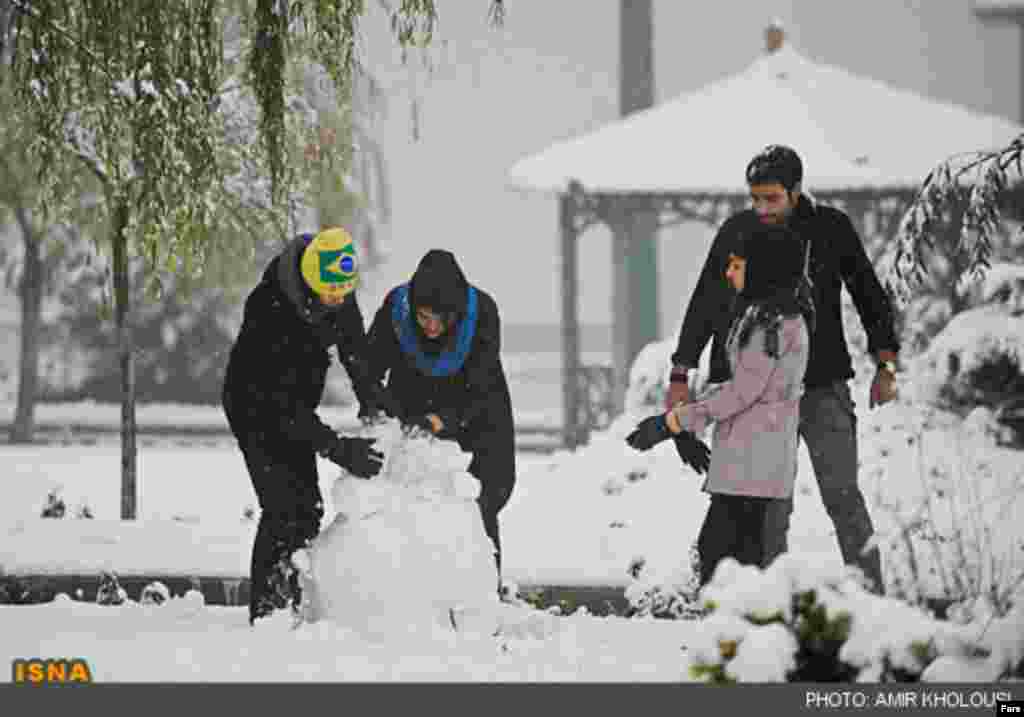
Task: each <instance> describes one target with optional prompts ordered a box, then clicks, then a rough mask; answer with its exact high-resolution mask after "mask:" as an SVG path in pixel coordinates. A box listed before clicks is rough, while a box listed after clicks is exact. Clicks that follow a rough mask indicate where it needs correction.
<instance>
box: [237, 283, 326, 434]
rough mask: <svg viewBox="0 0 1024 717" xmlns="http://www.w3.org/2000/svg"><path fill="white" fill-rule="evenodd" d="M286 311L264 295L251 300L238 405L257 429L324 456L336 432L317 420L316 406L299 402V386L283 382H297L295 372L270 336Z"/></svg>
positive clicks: (244, 323) (240, 351) (241, 339)
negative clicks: (296, 395) (307, 447)
mask: <svg viewBox="0 0 1024 717" xmlns="http://www.w3.org/2000/svg"><path fill="white" fill-rule="evenodd" d="M282 310H285V309H283V308H282V307H281V305H280V304H279V303H275V301H274V300H272V299H268V297H267V296H265V295H264V294H263V293H262V292H253V294H251V295H250V296H249V298H248V299H247V300H246V303H245V313H244V318H243V321H242V329H241V331H240V332H239V342H240V343H241V345H240V346H238V347H236V351H235V353H236V356H237V360H241V361H243V362H244V368H243V376H244V378H243V381H242V386H241V387H239V388H240V389H241V390H240V391H239V393H240V394H241V395H237V398H236V400H238V401H239V403H240V404H241V405H240V406H239V408H240V410H242V411H245V412H246V413H248V415H249V419H250V420H253V421H254V428H256V429H257V430H260V429H262V430H267V431H274V432H277V433H280V434H283V435H284V436H286V437H287V438H288V439H289V440H290V441H293V442H296V443H307V444H308V445H309V446H310V448H311V449H313V450H315V451H321V450H323V449H324V448H326V447H327V446H328V445H329V444H330V442H331V441H332V440H333V439H334V437H335V433H334V431H333V430H332V429H331V428H330V427H329V426H328V425H327V424H325V423H324V422H323V421H321V420H320V417H319V416H318V415H317V413H316V410H315V407H314V406H309V405H304V404H303V403H302V402H301V401H296V400H295V391H296V386H295V385H288V383H287V381H286V380H283V377H295V367H293V366H288V365H286V364H287V360H286V359H284V358H282V357H281V356H280V350H279V349H280V344H279V343H278V342H277V341H275V340H274V337H273V336H272V335H269V333H268V328H267V327H271V326H276V325H277V319H276V317H275V316H274V314H275V313H276V312H278V311H282Z"/></svg>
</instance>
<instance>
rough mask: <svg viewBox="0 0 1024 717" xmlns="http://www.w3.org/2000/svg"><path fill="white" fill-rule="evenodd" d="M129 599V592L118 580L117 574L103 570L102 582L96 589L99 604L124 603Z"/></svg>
mask: <svg viewBox="0 0 1024 717" xmlns="http://www.w3.org/2000/svg"><path fill="white" fill-rule="evenodd" d="M127 599H128V593H127V592H126V591H125V589H124V588H123V587H121V583H120V582H118V580H117V574H116V573H113V572H103V573H102V574H101V575H100V584H99V587H98V588H97V589H96V604H97V605H122V604H123V603H124V601H125V600H127Z"/></svg>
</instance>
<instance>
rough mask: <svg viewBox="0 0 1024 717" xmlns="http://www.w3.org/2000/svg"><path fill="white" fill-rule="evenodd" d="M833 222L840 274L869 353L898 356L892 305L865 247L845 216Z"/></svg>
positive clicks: (897, 339)
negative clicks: (837, 241) (839, 248)
mask: <svg viewBox="0 0 1024 717" xmlns="http://www.w3.org/2000/svg"><path fill="white" fill-rule="evenodd" d="M836 221H837V227H836V233H835V236H836V238H837V239H839V243H840V246H841V247H842V254H841V256H840V259H839V271H840V274H841V276H842V279H843V283H844V284H846V288H847V290H848V291H849V292H850V297H851V298H852V299H853V303H854V306H856V307H857V313H858V314H859V315H860V320H861V324H862V325H863V326H864V331H865V333H867V336H868V352H869V353H870V354H871V355H872V356H874V355H875V354H876V353H878V352H879V351H882V350H890V351H894V352H899V349H900V342H899V338H898V337H897V336H896V324H895V317H894V315H893V310H892V303H891V302H890V301H889V296H888V294H886V293H885V289H884V288H883V287H882V284H881V282H880V281H879V280H878V276H877V275H876V274H875V267H874V266H872V265H871V260H870V259H868V255H867V252H866V251H865V250H864V244H863V243H862V242H861V240H860V237H859V236H858V235H857V230H856V229H855V228H854V226H853V222H851V221H850V218H849V217H848V216H846V215H845V214H841V213H838V212H837V217H836Z"/></svg>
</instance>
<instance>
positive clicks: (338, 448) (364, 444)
mask: <svg viewBox="0 0 1024 717" xmlns="http://www.w3.org/2000/svg"><path fill="white" fill-rule="evenodd" d="M376 441H377V439H376V438H345V437H342V436H339V437H338V438H337V439H336V440H335V441H334V442H333V443H332V444H331V445H330V446H329V447H328V448H327V450H326V451H324V453H323V456H324V458H326V459H327V460H329V461H331V462H332V463H334V464H336V465H338V466H340V467H341V468H344V469H345V470H347V471H348V472H349V473H351V474H352V475H354V476H357V477H359V478H372V477H373V476H375V475H377V474H378V473H380V469H381V466H382V465H383V464H384V454H383V453H381V452H380V451H378V450H376V449H374V448H372V446H373V444H374V443H375V442H376Z"/></svg>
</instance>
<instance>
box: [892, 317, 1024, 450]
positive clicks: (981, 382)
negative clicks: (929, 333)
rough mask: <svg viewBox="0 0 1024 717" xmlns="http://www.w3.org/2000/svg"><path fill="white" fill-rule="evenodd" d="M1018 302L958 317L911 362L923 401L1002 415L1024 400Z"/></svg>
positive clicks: (1006, 437) (1023, 334)
mask: <svg viewBox="0 0 1024 717" xmlns="http://www.w3.org/2000/svg"><path fill="white" fill-rule="evenodd" d="M1022 301H1024V300H1022ZM1015 306H1016V304H1015V303H1011V302H1009V301H1007V302H1003V303H994V304H989V305H985V306H982V307H979V308H976V309H971V310H969V311H965V312H963V313H961V314H957V315H956V316H955V317H953V319H952V320H951V321H950V322H949V323H948V324H947V326H946V328H945V329H943V330H942V332H941V333H940V334H939V335H938V336H936V337H935V338H934V339H933V341H932V343H931V345H930V346H929V347H928V349H927V350H926V351H925V352H924V353H923V354H921V355H920V356H919V357H917V358H916V359H915V360H914V361H913V362H912V364H911V371H912V373H913V377H914V380H915V383H916V385H917V387H918V396H917V398H918V400H922V401H925V402H927V403H931V404H933V405H937V406H942V407H945V408H950V409H953V410H957V411H959V412H960V413H961V414H966V413H969V412H970V411H971V410H972V409H974V408H975V407H979V406H980V407H985V408H988V409H990V410H992V411H993V412H994V413H995V414H996V415H997V417H999V416H1002V415H1003V414H1004V413H1006V412H1007V411H1009V410H1012V409H1014V407H1017V406H1018V404H1022V403H1024V313H1020V312H1016V313H1015V311H1011V309H1012V308H1013V307H1015ZM1012 425H1014V424H1013V423H1008V424H1007V428H1009V427H1010V426H1012ZM1017 430H1019V429H1017ZM1015 438H1019V436H1014V435H1013V432H1005V431H1004V432H1003V434H1002V435H1001V440H1002V441H1004V442H1012V441H1013V440H1015Z"/></svg>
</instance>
